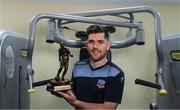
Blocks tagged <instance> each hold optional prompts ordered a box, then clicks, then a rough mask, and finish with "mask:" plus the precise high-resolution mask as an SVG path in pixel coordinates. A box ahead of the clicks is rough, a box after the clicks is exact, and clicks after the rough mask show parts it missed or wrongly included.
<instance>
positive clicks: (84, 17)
mask: <svg viewBox="0 0 180 110" xmlns="http://www.w3.org/2000/svg"><path fill="white" fill-rule="evenodd" d="M144 12H146V13H149V14H151V15H153V17H154V30H155V43H156V49H157V60H158V61H157V62H158V64H157V84H159V85H161V89H165V87H164V82H163V77H162V76H163V69H162V64H163V49H162V45H161V19H160V15H159V13H158V12H157V11H156V10H155V9H153V8H151V7H146V6H138V7H127V8H116V9H106V10H95V11H87V12H80V13H71V14H49V13H42V14H38V15H37V16H35V17H34V18H33V19H32V21H31V23H30V30H29V41H28V57H27V71H28V76H29V85H30V89H32V88H33V86H32V83H33V80H32V77H33V68H32V55H33V50H34V43H35V36H36V26H37V23H38V22H39V21H40V20H41V19H49V20H63V21H65V22H64V24H68V23H73V22H82V23H90V24H101V25H111V26H117V27H125V28H134V29H137V30H140V31H143V27H142V24H141V23H133V22H117V21H109V20H102V19H93V18H91V17H94V16H105V15H109V16H118V17H121V18H124V19H129V20H130V19H131V18H132V16H131V15H132V14H136V13H144ZM122 14H129V15H130V18H128V17H125V16H122ZM62 24H63V23H62ZM54 30H55V29H54ZM54 39H55V42H56V43H60V42H64V43H65V45H66V46H69V47H74V48H79V47H81V46H83V45H84V44H83V42H82V41H78V40H70V39H67V38H66V37H64V34H63V32H61V31H58V32H56V31H55V33H54ZM136 41H137V36H136V37H128V38H127V39H124V40H120V41H112V43H111V48H124V47H128V46H131V45H134V44H136Z"/></svg>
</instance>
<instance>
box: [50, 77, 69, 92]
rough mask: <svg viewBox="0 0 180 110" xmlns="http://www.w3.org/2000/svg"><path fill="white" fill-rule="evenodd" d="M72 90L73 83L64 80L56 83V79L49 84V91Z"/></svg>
mask: <svg viewBox="0 0 180 110" xmlns="http://www.w3.org/2000/svg"><path fill="white" fill-rule="evenodd" d="M70 89H71V81H70V80H66V79H65V80H63V81H61V80H60V81H56V80H55V79H53V80H51V81H50V83H48V84H47V91H65V90H70Z"/></svg>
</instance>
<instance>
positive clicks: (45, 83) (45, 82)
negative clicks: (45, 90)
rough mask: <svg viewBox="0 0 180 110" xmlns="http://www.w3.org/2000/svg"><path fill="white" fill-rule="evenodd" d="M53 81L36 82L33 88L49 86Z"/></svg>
mask: <svg viewBox="0 0 180 110" xmlns="http://www.w3.org/2000/svg"><path fill="white" fill-rule="evenodd" d="M51 80H52V79H47V80H43V81H38V82H34V83H33V87H37V86H44V85H47V84H48V83H49V82H50V81H51Z"/></svg>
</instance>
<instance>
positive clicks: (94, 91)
mask: <svg viewBox="0 0 180 110" xmlns="http://www.w3.org/2000/svg"><path fill="white" fill-rule="evenodd" d="M87 35H88V39H87V41H86V49H87V51H88V53H89V55H90V58H89V59H88V60H83V61H79V62H77V63H76V64H75V65H74V69H73V76H72V81H73V83H74V88H73V90H67V91H63V92H62V91H61V92H56V93H54V94H55V95H57V96H59V95H60V96H62V97H64V98H65V99H66V101H67V102H69V104H71V105H72V106H74V107H75V108H77V109H116V108H117V106H118V104H120V103H121V98H122V94H123V88H124V73H123V71H122V70H121V69H120V68H119V67H118V66H116V65H115V64H113V63H112V62H110V61H108V60H107V58H106V54H107V51H108V50H109V49H110V41H109V40H108V38H107V32H106V31H105V30H104V28H103V27H102V26H99V25H91V26H90V27H88V29H87Z"/></svg>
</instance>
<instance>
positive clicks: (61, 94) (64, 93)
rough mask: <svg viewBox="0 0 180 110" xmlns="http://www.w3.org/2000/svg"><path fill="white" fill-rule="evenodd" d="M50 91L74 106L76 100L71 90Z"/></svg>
mask: <svg viewBox="0 0 180 110" xmlns="http://www.w3.org/2000/svg"><path fill="white" fill-rule="evenodd" d="M51 93H52V94H53V95H55V96H57V97H63V98H64V99H65V100H66V101H67V102H68V103H69V104H71V105H72V106H74V107H75V106H76V101H77V100H76V96H75V95H74V93H73V91H72V90H66V91H57V92H51Z"/></svg>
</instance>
